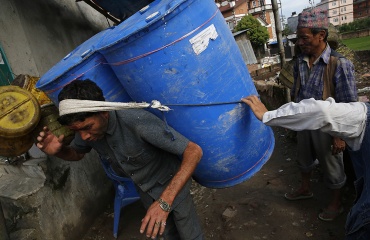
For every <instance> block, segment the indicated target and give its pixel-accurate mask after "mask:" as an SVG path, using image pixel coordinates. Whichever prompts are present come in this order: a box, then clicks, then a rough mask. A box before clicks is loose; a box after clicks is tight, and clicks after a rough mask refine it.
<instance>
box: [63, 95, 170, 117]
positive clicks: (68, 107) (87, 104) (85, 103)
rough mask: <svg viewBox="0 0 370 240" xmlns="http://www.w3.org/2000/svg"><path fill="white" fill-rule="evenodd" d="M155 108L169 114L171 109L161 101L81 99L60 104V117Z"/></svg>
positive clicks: (68, 100) (66, 100) (67, 100)
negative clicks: (72, 114) (82, 113)
mask: <svg viewBox="0 0 370 240" xmlns="http://www.w3.org/2000/svg"><path fill="white" fill-rule="evenodd" d="M147 107H151V108H155V109H158V110H159V111H162V112H168V111H170V110H171V109H170V108H169V107H167V106H164V105H162V104H161V103H160V102H159V101H157V100H153V101H152V103H151V104H149V103H145V102H143V103H136V102H129V103H124V102H105V101H92V100H79V99H65V100H62V101H60V102H59V116H63V115H66V114H71V113H80V112H105V111H113V110H122V109H129V108H147Z"/></svg>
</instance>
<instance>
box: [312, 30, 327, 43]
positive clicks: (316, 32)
mask: <svg viewBox="0 0 370 240" xmlns="http://www.w3.org/2000/svg"><path fill="white" fill-rule="evenodd" d="M310 29H311V33H312V34H313V35H316V34H318V33H319V32H321V31H325V37H324V41H325V42H327V41H328V35H329V31H328V29H326V28H310Z"/></svg>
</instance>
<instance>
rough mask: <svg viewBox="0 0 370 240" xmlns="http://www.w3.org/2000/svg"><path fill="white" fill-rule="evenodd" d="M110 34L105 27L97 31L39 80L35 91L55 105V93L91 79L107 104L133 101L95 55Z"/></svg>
mask: <svg viewBox="0 0 370 240" xmlns="http://www.w3.org/2000/svg"><path fill="white" fill-rule="evenodd" d="M110 31H112V29H110V28H108V29H106V30H104V31H102V32H99V33H98V34H96V35H94V36H93V37H91V38H90V39H88V40H87V41H85V42H84V43H82V44H81V45H80V46H78V47H77V48H76V49H74V50H73V51H72V52H70V53H69V54H68V55H67V56H65V57H64V58H63V59H62V60H61V61H59V62H58V63H57V64H56V65H55V66H53V67H52V68H51V69H50V70H49V71H48V72H46V73H45V74H44V75H43V76H42V77H41V78H40V80H39V81H38V82H37V83H36V88H38V89H40V90H42V91H43V92H45V93H46V95H48V97H49V98H50V99H51V100H52V101H53V103H54V104H55V105H56V106H58V104H59V102H58V94H59V92H60V91H61V90H62V88H63V87H64V86H65V85H67V84H68V83H70V82H72V81H73V80H75V79H81V80H84V79H90V80H92V81H94V82H95V83H96V84H97V85H98V86H99V87H100V88H101V89H102V90H103V93H104V97H105V98H106V100H107V101H112V102H114V101H117V102H127V101H132V100H131V98H130V97H129V95H128V94H127V92H126V91H125V89H124V88H123V86H122V85H121V83H120V81H119V80H118V79H117V77H116V75H115V74H114V72H113V71H112V68H111V66H110V65H109V64H107V61H106V60H105V58H104V57H103V56H102V55H101V54H100V53H98V52H96V46H97V45H98V44H99V42H100V41H101V40H102V39H103V36H104V35H105V34H107V33H109V32H110Z"/></svg>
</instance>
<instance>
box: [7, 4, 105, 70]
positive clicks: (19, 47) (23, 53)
mask: <svg viewBox="0 0 370 240" xmlns="http://www.w3.org/2000/svg"><path fill="white" fill-rule="evenodd" d="M0 6H1V7H0V44H1V45H2V46H3V49H4V51H5V54H6V56H7V59H8V61H9V64H10V67H11V69H12V71H13V72H14V74H16V75H19V74H29V75H31V76H36V77H40V76H41V75H42V74H44V73H45V72H46V71H47V70H49V69H50V68H51V67H52V66H53V65H54V64H55V63H57V62H58V61H60V60H61V59H62V58H63V57H64V56H65V55H67V54H68V53H69V52H70V51H71V50H73V49H74V48H75V47H76V46H78V45H79V44H81V43H83V42H84V41H85V40H87V39H89V38H90V37H91V36H93V35H94V34H96V33H98V32H100V31H101V30H103V29H105V28H107V27H109V24H108V22H107V20H106V19H105V18H104V17H103V16H102V15H101V14H100V13H98V12H96V11H95V10H94V9H92V8H91V7H90V6H88V5H87V4H86V3H84V2H83V1H82V2H78V3H76V2H75V1H74V0H69V1H59V0H32V1H28V0H0Z"/></svg>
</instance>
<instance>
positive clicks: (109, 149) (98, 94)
mask: <svg viewBox="0 0 370 240" xmlns="http://www.w3.org/2000/svg"><path fill="white" fill-rule="evenodd" d="M71 99H74V100H72V101H74V103H68V104H65V103H66V102H68V101H71ZM58 100H59V102H60V104H59V111H60V115H61V116H60V117H59V119H58V121H59V122H60V123H61V124H63V125H67V126H68V127H69V128H70V129H71V130H74V131H75V132H76V135H75V139H74V140H73V141H72V143H71V144H70V145H69V146H65V145H63V143H62V142H63V137H64V136H60V137H59V138H58V137H56V136H55V135H53V134H52V133H51V132H50V131H49V130H48V129H47V128H46V127H45V128H44V131H43V132H40V134H39V136H38V138H37V140H38V143H37V147H39V148H40V149H41V150H42V151H43V152H45V153H46V154H48V155H54V156H56V157H59V158H61V159H64V160H67V161H78V160H80V159H82V158H83V157H84V155H85V154H86V153H87V152H89V151H90V150H91V149H94V150H96V151H97V152H98V153H99V155H100V156H102V157H103V158H105V159H109V160H110V161H111V162H112V164H114V165H118V166H119V167H120V168H121V169H122V170H123V172H124V173H125V175H127V176H129V177H130V178H131V179H132V180H133V181H134V183H135V185H136V187H137V189H138V191H139V194H140V197H141V199H142V201H143V203H144V206H145V207H146V208H147V212H146V215H145V216H144V218H143V219H142V224H141V227H140V232H141V233H144V232H146V236H147V237H151V238H153V239H155V238H156V237H157V236H159V235H163V236H164V237H165V239H173V240H178V239H186V240H188V239H189V240H190V239H197V240H200V239H203V234H202V230H201V226H200V221H199V219H198V216H197V214H196V210H195V205H194V203H193V200H192V197H191V195H190V185H191V176H192V174H193V172H194V170H195V168H196V166H197V164H198V162H199V161H200V159H201V157H202V149H201V148H200V147H199V146H198V145H197V144H195V143H193V142H191V141H189V140H188V139H187V138H185V137H184V136H182V135H181V134H179V133H178V132H176V131H175V130H174V129H172V128H169V127H168V126H167V125H166V124H165V123H164V122H163V121H162V120H160V119H159V118H157V117H156V116H155V115H153V114H151V113H149V112H148V111H145V110H143V109H126V110H114V111H107V110H105V109H107V108H106V107H107V105H106V104H108V105H109V104H110V103H109V102H104V104H105V105H104V106H102V105H103V103H102V104H100V103H101V101H105V99H104V96H103V92H102V90H101V89H100V88H99V87H98V86H97V85H96V84H95V83H94V82H92V81H90V80H75V81H73V82H71V83H70V84H68V85H66V86H65V87H64V88H63V89H62V91H61V92H60V94H59V96H58ZM86 100H87V101H86ZM99 101H100V102H99ZM79 103H82V105H81V107H76V106H77V104H79ZM111 105H113V103H112V104H111ZM108 107H111V106H108Z"/></svg>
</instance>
